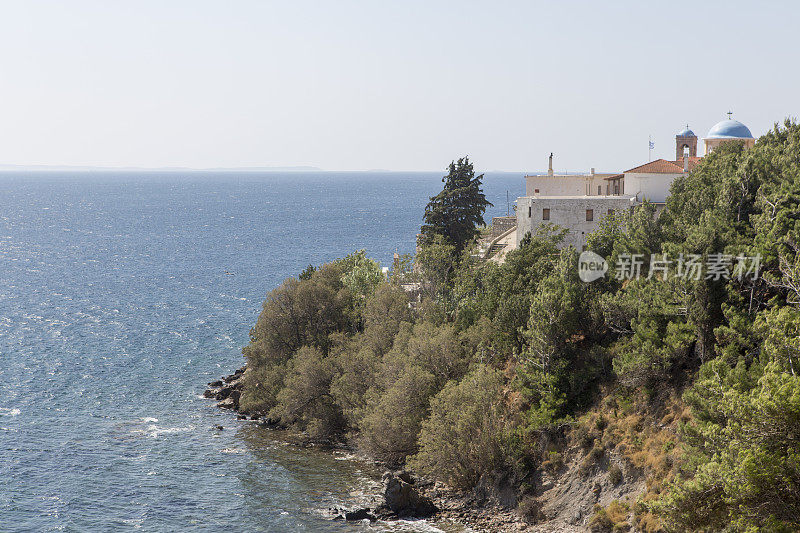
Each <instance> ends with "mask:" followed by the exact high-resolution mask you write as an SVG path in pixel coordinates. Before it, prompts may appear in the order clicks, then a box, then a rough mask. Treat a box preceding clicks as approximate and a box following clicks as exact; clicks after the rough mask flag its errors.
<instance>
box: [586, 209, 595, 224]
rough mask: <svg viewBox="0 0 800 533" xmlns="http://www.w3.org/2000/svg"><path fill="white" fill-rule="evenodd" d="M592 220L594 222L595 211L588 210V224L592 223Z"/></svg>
mask: <svg viewBox="0 0 800 533" xmlns="http://www.w3.org/2000/svg"><path fill="white" fill-rule="evenodd" d="M592 220H594V210H593V209H587V210H586V222H591V221H592Z"/></svg>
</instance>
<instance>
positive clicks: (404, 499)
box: [383, 472, 437, 518]
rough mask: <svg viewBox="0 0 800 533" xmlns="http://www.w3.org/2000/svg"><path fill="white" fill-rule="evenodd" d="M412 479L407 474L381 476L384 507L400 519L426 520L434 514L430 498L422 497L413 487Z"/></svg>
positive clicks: (398, 473)
mask: <svg viewBox="0 0 800 533" xmlns="http://www.w3.org/2000/svg"><path fill="white" fill-rule="evenodd" d="M413 482H414V479H413V478H412V477H411V476H410V474H408V473H407V472H397V473H395V472H387V473H385V474H384V475H383V483H384V498H385V500H386V502H385V503H384V506H385V507H386V508H388V510H389V511H391V512H392V513H393V514H395V515H396V516H398V517H402V518H426V517H429V516H432V515H433V514H435V513H436V511H437V509H436V506H435V505H434V504H433V502H432V501H431V499H430V498H428V497H426V496H422V495H421V494H420V493H419V491H418V490H417V489H416V488H415V487H414V484H413Z"/></svg>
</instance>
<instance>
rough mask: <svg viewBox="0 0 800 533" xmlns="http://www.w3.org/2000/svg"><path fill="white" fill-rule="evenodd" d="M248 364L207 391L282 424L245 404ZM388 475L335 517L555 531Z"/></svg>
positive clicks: (248, 416)
mask: <svg viewBox="0 0 800 533" xmlns="http://www.w3.org/2000/svg"><path fill="white" fill-rule="evenodd" d="M245 370H246V367H242V368H239V369H238V370H236V371H235V372H234V373H233V374H230V375H228V376H225V377H223V378H222V379H219V380H217V381H212V382H210V383H209V384H208V389H206V390H205V392H204V393H203V396H204V397H205V398H208V399H212V400H215V401H216V402H217V407H219V408H221V409H229V410H231V411H232V412H234V413H236V415H237V418H238V419H239V420H257V421H260V423H262V424H265V425H268V426H270V427H280V425H279V423H278V422H277V421H275V420H271V419H269V418H264V417H262V416H259V415H258V414H252V413H247V412H243V411H242V410H241V409H240V405H239V399H240V397H241V394H242V387H243V386H244V384H243V381H242V378H243V377H244V373H245ZM380 466H382V467H383V466H385V465H380ZM382 481H383V488H384V490H383V502H382V503H381V504H379V505H378V506H377V507H374V508H366V507H365V508H359V509H329V511H330V514H331V516H332V519H333V520H354V521H355V520H370V521H376V520H387V521H388V520H398V519H423V518H432V519H434V520H437V521H447V522H452V523H455V524H460V525H462V526H464V527H466V528H469V529H470V530H471V531H477V532H498V533H505V532H509V533H510V532H517V531H553V529H546V530H540V529H538V528H537V527H535V526H531V525H530V524H528V523H527V522H526V521H525V520H523V519H522V518H521V517H520V516H519V515H518V514H517V512H516V511H515V510H513V509H511V508H508V507H504V506H502V505H500V504H499V503H498V502H490V501H478V500H477V499H476V498H475V496H474V495H473V494H471V493H469V494H464V493H458V492H455V491H452V490H450V489H449V488H448V487H446V486H445V485H444V484H442V483H439V482H436V483H433V482H430V481H426V480H422V479H418V478H417V477H416V476H415V475H414V474H413V473H412V472H409V471H407V470H400V471H391V470H387V471H386V473H384V475H383V478H382ZM563 531H572V530H563Z"/></svg>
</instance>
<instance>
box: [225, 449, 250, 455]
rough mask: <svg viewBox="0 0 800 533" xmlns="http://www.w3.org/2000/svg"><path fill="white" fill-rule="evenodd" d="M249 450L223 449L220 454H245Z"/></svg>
mask: <svg viewBox="0 0 800 533" xmlns="http://www.w3.org/2000/svg"><path fill="white" fill-rule="evenodd" d="M246 451H247V450H243V449H242V448H223V449H222V450H220V453H236V454H239V453H245V452H246Z"/></svg>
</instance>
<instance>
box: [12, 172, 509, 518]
mask: <svg viewBox="0 0 800 533" xmlns="http://www.w3.org/2000/svg"><path fill="white" fill-rule="evenodd" d="M441 176H442V173H387V172H383V173H379V172H374V173H367V172H362V173H334V172H302V173H301V172H286V173H278V172H270V173H266V172H199V171H187V172H177V171H176V172H90V173H76V172H55V171H51V172H35V173H31V172H28V173H21V172H4V173H0V481H2V488H0V531H127V530H139V531H221V530H226V531H274V532H285V531H331V532H346V531H365V530H369V531H375V530H378V531H380V530H397V531H415V530H416V531H426V530H428V531H433V530H436V529H437V528H438V529H443V530H449V529H448V527H447V525H445V524H437V523H436V522H433V523H425V522H419V523H397V524H376V525H372V526H370V525H368V524H366V523H362V524H345V523H342V522H333V521H331V520H330V518H329V516H328V515H327V514H326V510H327V509H328V508H329V507H334V506H337V507H355V506H358V505H365V504H370V503H372V502H373V500H374V498H375V497H376V495H377V494H378V493H379V491H380V484H379V475H380V472H376V471H374V468H373V467H372V466H370V464H369V463H367V462H363V461H361V460H359V459H357V458H352V457H348V456H346V455H344V454H342V453H331V452H327V451H320V450H314V449H306V448H300V447H297V446H295V445H292V444H290V443H289V442H288V440H287V438H286V436H285V435H283V434H282V433H281V432H276V431H272V430H269V429H265V428H263V427H261V426H259V425H258V424H257V423H254V422H242V421H237V420H235V417H234V416H232V415H231V413H229V412H223V411H221V410H219V409H217V408H216V407H214V402H212V401H209V400H206V399H203V398H202V392H203V390H204V389H205V388H206V383H207V382H209V381H212V380H215V379H218V378H219V377H221V376H223V375H226V374H228V373H230V372H232V371H233V370H234V369H236V368H238V367H239V366H241V365H242V364H243V358H242V356H241V347H242V346H243V345H245V344H246V343H247V340H248V331H249V329H250V327H251V326H252V325H253V324H254V323H255V320H256V317H257V316H258V313H259V311H260V308H261V302H262V301H263V299H264V296H265V294H266V293H267V292H268V291H270V290H271V289H273V288H275V287H276V286H277V285H278V284H279V283H280V282H281V281H282V280H283V279H285V278H286V277H288V276H291V275H296V274H297V273H298V272H299V271H301V270H302V269H303V268H304V267H306V266H307V265H309V264H314V265H319V264H321V263H324V262H326V261H329V260H331V259H334V258H336V257H341V256H343V255H345V254H347V253H349V252H352V251H354V250H358V249H362V248H363V249H365V250H366V251H367V254H368V255H369V256H370V257H372V258H374V259H376V260H378V261H380V262H381V263H382V264H383V265H390V264H391V258H392V254H393V253H394V252H399V253H409V252H413V249H414V242H415V235H416V234H417V232H418V230H419V226H420V223H421V219H422V213H423V210H424V206H425V204H426V203H427V201H428V197H429V196H431V195H433V194H435V193H436V192H438V191H439V190H440V189H441V187H442V183H441ZM484 188H485V191H486V194H487V197H488V199H489V200H490V201H491V202H493V203H494V204H495V207H494V208H490V209H489V210H488V212H487V218H489V217H491V216H493V215H505V214H506V210H507V204H506V191H509V196H510V198H511V199H512V201H513V199H514V198H515V197H516V196H518V195H519V194H521V193H522V191H523V178H522V174H521V173H519V174H511V173H509V174H487V175H486V178H485V183H484ZM217 425H221V426H223V427H224V430H222V431H220V430H218V429H216V428H215V426H217Z"/></svg>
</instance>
